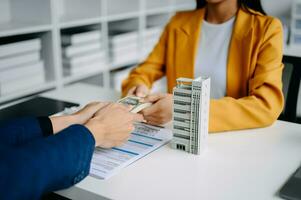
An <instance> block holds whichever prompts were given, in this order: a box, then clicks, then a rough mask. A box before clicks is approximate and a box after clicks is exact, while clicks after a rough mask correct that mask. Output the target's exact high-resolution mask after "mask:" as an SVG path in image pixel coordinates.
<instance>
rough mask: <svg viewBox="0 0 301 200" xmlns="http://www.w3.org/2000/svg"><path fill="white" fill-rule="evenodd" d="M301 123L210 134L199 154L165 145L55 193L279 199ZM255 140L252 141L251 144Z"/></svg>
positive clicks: (83, 98) (102, 92) (88, 91)
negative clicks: (106, 173)
mask: <svg viewBox="0 0 301 200" xmlns="http://www.w3.org/2000/svg"><path fill="white" fill-rule="evenodd" d="M119 95H120V93H117V92H114V91H113V90H108V89H102V88H100V87H96V86H91V85H88V84H82V83H79V84H75V85H69V86H67V87H65V88H62V89H61V90H55V91H51V92H47V93H46V94H44V95H43V96H46V97H50V98H56V99H62V100H65V101H71V102H78V103H87V102H89V101H94V100H98V101H99V100H102V101H109V100H111V101H116V99H117V98H119ZM300 130H301V125H300V124H294V123H288V122H284V121H277V122H275V124H274V125H272V126H270V127H267V128H261V129H252V130H244V131H233V132H226V133H219V134H210V135H209V136H208V148H207V150H206V151H205V152H204V154H202V155H200V156H196V155H192V154H188V153H185V152H182V151H177V150H173V149H171V148H170V146H169V145H166V146H164V147H162V148H160V149H158V150H157V151H154V152H153V153H151V154H149V155H148V156H146V157H144V158H142V159H140V160H139V161H137V162H136V163H133V164H132V165H130V166H129V167H127V168H125V169H123V170H122V171H121V172H120V173H119V174H117V175H116V176H113V177H111V178H110V179H108V180H105V181H103V180H99V179H96V178H93V177H91V176H89V177H87V178H85V179H84V180H83V181H82V182H80V183H78V184H76V185H75V186H73V187H71V188H69V189H67V190H62V191H59V192H58V193H59V194H61V195H63V196H65V197H67V198H70V199H116V200H118V199H122V200H132V199H145V200H152V199H174V200H177V199H191V200H199V199H210V200H215V199H217V200H219V199H226V200H227V199H229V200H230V199H231V200H233V199H247V200H249V199H250V200H253V199H269V200H270V199H277V200H278V199H279V200H280V198H279V197H277V191H279V189H280V188H281V187H282V185H283V184H284V183H285V181H286V180H287V179H288V178H289V176H290V175H291V174H292V173H293V172H294V171H295V170H296V169H297V167H298V166H299V165H300V163H301V158H300V155H301V145H300V142H299V141H301V134H300ZM254 144H256V147H255V146H254Z"/></svg>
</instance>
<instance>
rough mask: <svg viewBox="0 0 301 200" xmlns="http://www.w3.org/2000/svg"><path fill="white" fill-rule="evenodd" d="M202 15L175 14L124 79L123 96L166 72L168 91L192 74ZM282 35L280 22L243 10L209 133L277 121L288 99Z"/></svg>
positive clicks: (201, 12)
mask: <svg viewBox="0 0 301 200" xmlns="http://www.w3.org/2000/svg"><path fill="white" fill-rule="evenodd" d="M204 14H205V9H199V10H194V11H185V12H179V13H177V14H176V15H175V16H174V17H173V18H172V19H171V21H170V22H169V23H168V24H167V26H166V27H165V30H164V32H163V33H162V35H161V38H160V40H159V42H158V43H157V45H156V46H155V48H154V50H153V51H152V52H151V53H150V55H149V56H148V58H147V59H146V60H145V61H144V62H143V63H142V64H140V65H139V66H138V67H137V68H135V69H134V70H133V71H132V72H131V73H130V75H129V77H128V78H127V79H126V80H124V82H123V86H122V89H123V95H125V94H126V93H127V91H128V90H129V89H130V88H131V87H133V86H136V85H138V84H145V85H147V86H148V87H149V88H151V86H152V84H153V82H154V81H156V80H157V79H159V78H161V77H162V76H164V75H166V76H167V82H168V83H167V84H168V91H169V92H172V89H173V87H174V86H175V85H176V79H177V78H179V77H187V78H193V76H194V64H195V60H196V59H195V56H196V50H197V49H198V40H199V35H200V31H201V30H202V21H203V19H204ZM221 34H222V33H221ZM282 37H283V36H282V25H281V22H280V21H279V20H277V19H275V18H272V17H269V16H264V15H262V14H260V13H258V12H255V11H251V13H249V12H247V11H245V10H243V9H239V11H238V13H237V16H236V21H235V25H234V29H233V32H232V37H231V42H230V47H229V52H228V65H227V87H226V88H227V91H226V92H227V95H226V97H224V98H221V99H218V100H213V99H212V100H211V101H210V114H209V115H210V117H209V131H210V132H219V131H228V130H239V129H247V128H257V127H264V126H268V125H271V124H272V123H273V122H274V121H275V120H277V118H278V116H279V115H280V113H281V111H282V108H283V102H284V100H283V94H282V70H283V64H282V56H283V52H282V49H283V39H282ZM197 67H202V66H197Z"/></svg>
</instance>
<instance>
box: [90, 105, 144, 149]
mask: <svg viewBox="0 0 301 200" xmlns="http://www.w3.org/2000/svg"><path fill="white" fill-rule="evenodd" d="M130 109H131V108H130V107H126V106H124V105H122V104H116V103H109V104H107V105H105V106H104V107H102V108H101V109H100V110H99V111H98V112H97V113H95V116H94V117H93V118H92V119H90V120H89V121H88V122H87V123H86V127H87V128H88V129H89V130H90V131H91V133H92V134H93V136H94V138H95V141H96V146H101V147H103V148H110V147H113V146H119V145H121V144H123V143H124V142H125V141H126V140H127V139H128V138H129V137H130V133H131V132H132V131H133V130H134V122H136V121H143V116H142V115H140V114H133V113H130V112H129V111H130Z"/></svg>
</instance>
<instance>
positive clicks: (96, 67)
mask: <svg viewBox="0 0 301 200" xmlns="http://www.w3.org/2000/svg"><path fill="white" fill-rule="evenodd" d="M108 69H109V65H108V64H107V63H106V62H105V61H104V60H95V61H94V62H92V63H88V64H84V65H82V66H80V67H64V69H63V72H64V76H72V75H78V74H90V73H93V72H100V71H106V70H108Z"/></svg>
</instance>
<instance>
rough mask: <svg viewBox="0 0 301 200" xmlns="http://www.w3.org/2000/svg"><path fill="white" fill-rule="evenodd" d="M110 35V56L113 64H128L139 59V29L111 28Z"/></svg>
mask: <svg viewBox="0 0 301 200" xmlns="http://www.w3.org/2000/svg"><path fill="white" fill-rule="evenodd" d="M110 35H111V36H110V40H109V43H110V57H111V62H112V63H113V65H115V66H116V65H123V64H124V65H126V64H129V63H131V62H136V61H137V60H138V58H139V52H138V32H137V31H131V32H126V31H124V30H111V32H110Z"/></svg>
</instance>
